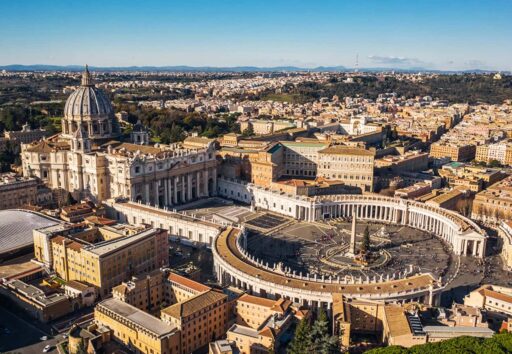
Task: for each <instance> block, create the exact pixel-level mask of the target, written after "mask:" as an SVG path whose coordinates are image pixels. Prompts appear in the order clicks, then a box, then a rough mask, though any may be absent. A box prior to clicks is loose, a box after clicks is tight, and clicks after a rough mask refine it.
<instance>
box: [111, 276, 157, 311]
mask: <svg viewBox="0 0 512 354" xmlns="http://www.w3.org/2000/svg"><path fill="white" fill-rule="evenodd" d="M164 277H165V274H164V273H163V272H162V271H160V270H159V269H157V270H154V271H152V272H150V273H147V274H142V275H140V276H134V277H132V279H131V280H129V281H127V282H123V283H121V284H119V285H117V286H115V287H113V288H112V296H113V297H114V299H117V300H120V301H123V302H125V303H127V304H129V305H132V306H134V307H136V308H138V309H139V310H142V311H145V312H148V313H150V314H152V315H155V316H158V315H159V314H160V309H161V308H162V305H165V304H166V303H167V299H166V294H165V291H166V288H165V286H164Z"/></svg>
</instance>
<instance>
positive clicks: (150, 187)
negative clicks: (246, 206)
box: [130, 169, 217, 207]
mask: <svg viewBox="0 0 512 354" xmlns="http://www.w3.org/2000/svg"><path fill="white" fill-rule="evenodd" d="M216 177H217V173H216V169H205V170H199V171H193V172H187V173H183V174H180V175H177V176H167V177H163V178H159V179H153V180H150V181H142V182H140V183H135V184H132V185H131V188H130V189H131V191H130V200H131V201H134V202H139V201H140V202H142V203H144V204H152V205H157V206H161V207H164V206H167V207H171V206H174V205H178V204H183V203H187V202H190V201H192V200H195V199H198V198H202V197H209V196H212V195H216V193H215V192H216V190H217V178H216Z"/></svg>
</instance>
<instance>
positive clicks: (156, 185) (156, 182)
mask: <svg viewBox="0 0 512 354" xmlns="http://www.w3.org/2000/svg"><path fill="white" fill-rule="evenodd" d="M158 184H159V183H158V181H155V182H153V188H154V189H155V190H154V191H153V193H154V194H155V205H156V206H159V205H160V200H159V198H158V195H159V193H158Z"/></svg>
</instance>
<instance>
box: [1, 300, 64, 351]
mask: <svg viewBox="0 0 512 354" xmlns="http://www.w3.org/2000/svg"><path fill="white" fill-rule="evenodd" d="M40 327H41V326H40V324H39V323H38V322H37V321H35V320H31V319H27V318H21V317H19V316H17V315H15V314H13V313H12V312H10V311H8V310H7V309H6V308H5V307H2V306H0V352H1V353H6V352H16V353H23V354H36V353H38V354H39V353H42V352H43V348H44V347H45V346H46V345H50V346H51V349H50V351H48V353H57V349H56V344H57V343H58V342H61V341H62V340H63V335H62V334H59V335H57V336H55V337H54V336H50V335H49V334H48V333H47V332H46V331H44V330H43V329H41V328H40ZM42 336H48V340H46V341H41V340H40V338H41V337H42Z"/></svg>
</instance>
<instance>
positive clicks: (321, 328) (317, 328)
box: [311, 308, 340, 354]
mask: <svg viewBox="0 0 512 354" xmlns="http://www.w3.org/2000/svg"><path fill="white" fill-rule="evenodd" d="M311 342H312V345H313V347H312V349H313V352H314V353H319V354H335V353H339V351H340V348H339V344H338V339H337V338H336V337H334V336H331V333H330V330H329V319H328V318H327V314H326V313H325V310H324V309H323V308H320V311H319V313H318V316H317V318H316V321H315V323H314V324H313V327H312V328H311Z"/></svg>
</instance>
